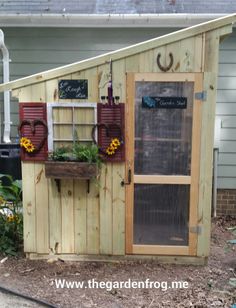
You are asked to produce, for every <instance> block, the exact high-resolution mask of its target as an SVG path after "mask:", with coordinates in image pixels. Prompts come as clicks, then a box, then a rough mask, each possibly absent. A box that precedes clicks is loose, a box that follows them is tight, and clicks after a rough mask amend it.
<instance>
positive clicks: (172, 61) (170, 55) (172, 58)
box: [157, 52, 174, 72]
mask: <svg viewBox="0 0 236 308" xmlns="http://www.w3.org/2000/svg"><path fill="white" fill-rule="evenodd" d="M169 57H170V63H169V65H167V66H162V65H161V63H160V58H161V54H160V53H159V54H158V55H157V66H158V67H159V69H160V70H161V71H162V72H167V71H169V70H170V69H171V67H172V65H173V63H174V57H173V54H172V52H170V53H169Z"/></svg>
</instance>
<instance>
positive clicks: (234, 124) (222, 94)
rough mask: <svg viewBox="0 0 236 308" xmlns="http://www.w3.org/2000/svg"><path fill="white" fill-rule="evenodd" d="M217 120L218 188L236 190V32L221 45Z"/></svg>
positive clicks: (235, 30)
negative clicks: (218, 136) (219, 125)
mask: <svg viewBox="0 0 236 308" xmlns="http://www.w3.org/2000/svg"><path fill="white" fill-rule="evenodd" d="M216 118H218V119H220V120H221V129H220V146H219V160H218V188H219V189H235V188H236V29H234V32H233V34H232V35H231V36H229V37H228V38H226V39H225V40H224V41H223V42H222V44H221V46H220V60H219V77H218V96H217V104H216ZM221 192H222V190H221ZM235 213H236V212H235Z"/></svg>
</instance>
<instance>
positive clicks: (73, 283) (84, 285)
mask: <svg viewBox="0 0 236 308" xmlns="http://www.w3.org/2000/svg"><path fill="white" fill-rule="evenodd" d="M53 285H54V286H55V287H56V288H57V289H105V290H107V291H111V290H113V289H123V288H124V289H161V290H162V291H167V290H168V289H187V288H188V287H189V283H188V282H187V281H170V282H168V281H151V280H150V279H148V278H147V279H146V280H143V281H137V280H132V279H128V280H125V281H98V280H96V279H94V278H93V279H89V280H87V281H77V280H66V279H54V280H53Z"/></svg>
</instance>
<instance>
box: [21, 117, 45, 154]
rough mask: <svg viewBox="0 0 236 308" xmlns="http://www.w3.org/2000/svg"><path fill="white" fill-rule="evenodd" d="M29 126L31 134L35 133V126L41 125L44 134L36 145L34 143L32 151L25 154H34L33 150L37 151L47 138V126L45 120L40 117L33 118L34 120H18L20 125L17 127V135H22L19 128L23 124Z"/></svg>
mask: <svg viewBox="0 0 236 308" xmlns="http://www.w3.org/2000/svg"><path fill="white" fill-rule="evenodd" d="M27 125H28V126H30V128H31V132H32V134H33V135H35V130H36V126H37V125H42V126H43V127H44V135H43V137H42V139H41V140H40V142H39V144H38V145H37V146H36V145H35V150H34V152H33V153H27V154H34V153H35V152H38V151H40V150H41V148H42V147H43V146H44V143H45V141H46V140H47V136H48V126H47V123H46V121H44V120H42V119H35V120H27V119H25V120H22V121H21V122H20V125H19V127H18V132H19V135H20V137H23V136H22V133H21V130H22V128H23V127H24V126H27Z"/></svg>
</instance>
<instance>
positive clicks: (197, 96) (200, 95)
mask: <svg viewBox="0 0 236 308" xmlns="http://www.w3.org/2000/svg"><path fill="white" fill-rule="evenodd" d="M195 99H197V100H199V101H206V100H207V91H202V92H196V93H195Z"/></svg>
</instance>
